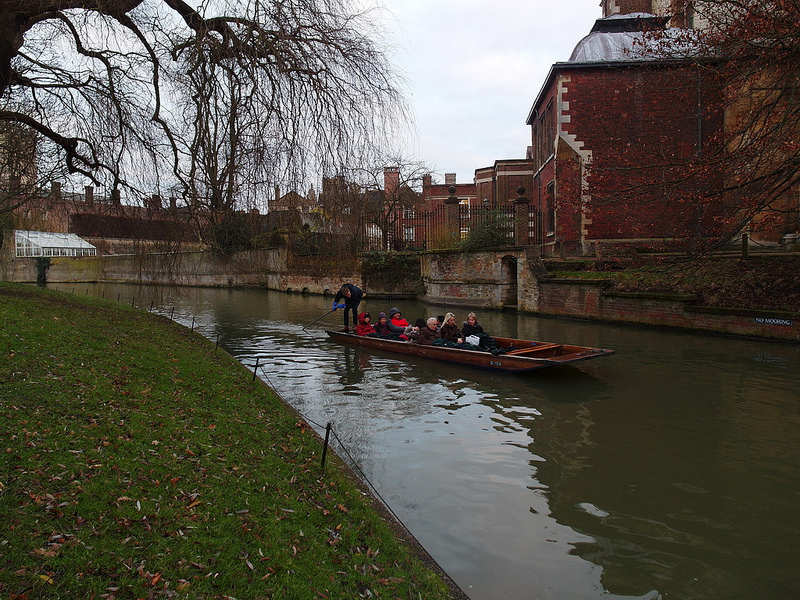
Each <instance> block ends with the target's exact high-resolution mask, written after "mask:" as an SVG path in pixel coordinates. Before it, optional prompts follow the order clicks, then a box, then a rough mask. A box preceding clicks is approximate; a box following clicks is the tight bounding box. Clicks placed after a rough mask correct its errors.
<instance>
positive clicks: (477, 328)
mask: <svg viewBox="0 0 800 600" xmlns="http://www.w3.org/2000/svg"><path fill="white" fill-rule="evenodd" d="M461 333H463V334H464V337H467V336H468V335H478V334H479V333H483V327H482V326H481V324H480V323H477V322H476V323H475V325H470V324H469V322H468V321H464V322H463V323H462V324H461Z"/></svg>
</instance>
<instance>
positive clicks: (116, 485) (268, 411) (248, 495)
mask: <svg viewBox="0 0 800 600" xmlns="http://www.w3.org/2000/svg"><path fill="white" fill-rule="evenodd" d="M0 352H2V355H3V361H1V362H0V380H1V381H3V382H4V383H3V384H2V388H0V414H2V420H0V438H2V439H3V440H4V442H3V444H2V452H0V473H2V479H0V520H1V521H2V522H3V523H4V524H5V525H6V527H5V528H4V529H5V530H4V532H3V533H2V539H0V595H3V596H4V597H8V598H22V597H25V598H42V597H54V596H60V597H103V598H118V597H131V598H145V597H150V598H157V597H172V596H176V595H177V596H178V597H185V598H222V597H239V598H278V597H282V598H317V597H331V598H357V597H375V598H381V597H385V598H395V597H403V598H409V597H419V596H421V597H423V598H451V597H458V591H457V590H455V589H451V588H449V587H448V584H447V583H446V582H445V579H444V578H443V577H441V576H439V575H437V574H435V573H434V572H433V570H432V568H431V567H432V565H428V566H426V564H425V562H424V560H425V558H426V557H425V556H424V554H423V555H422V556H420V555H418V554H417V553H415V551H414V550H413V549H412V547H411V546H410V545H409V544H408V543H407V542H406V541H403V540H401V539H399V537H398V532H397V531H396V530H394V529H393V527H392V524H391V522H390V520H388V519H386V518H385V517H384V516H381V514H380V512H379V509H378V507H376V506H375V504H374V501H373V500H372V498H371V497H370V496H369V495H367V494H365V493H364V492H363V490H362V489H361V488H360V486H359V485H358V484H357V482H355V481H353V479H352V478H351V477H350V476H349V472H348V471H347V469H346V467H345V466H344V465H343V464H342V463H341V462H340V461H338V460H337V459H336V458H335V457H332V456H331V453H329V454H328V464H327V466H326V470H325V473H324V474H323V473H322V472H321V469H320V458H321V451H322V444H321V441H320V439H319V437H318V436H317V435H316V434H315V433H314V432H313V431H312V430H311V429H310V428H309V427H308V426H307V425H306V424H305V423H303V422H302V420H301V419H299V418H298V416H297V414H296V413H294V412H293V411H292V410H291V409H290V408H289V407H287V406H286V405H285V404H284V403H283V402H282V401H281V400H280V399H279V398H278V397H277V396H276V395H275V394H274V393H272V392H271V391H270V390H269V389H268V388H266V386H264V385H263V384H261V382H260V381H255V382H253V381H252V377H251V374H249V373H248V371H247V370H246V369H245V368H244V367H242V365H240V364H239V363H238V362H236V361H235V360H234V359H233V358H231V357H230V356H228V355H227V354H226V353H224V352H222V351H220V350H218V349H216V348H215V346H214V344H211V343H209V342H208V340H206V339H205V338H203V337H202V336H200V335H197V334H192V333H191V332H189V331H188V330H186V328H184V327H181V326H179V325H177V324H175V323H172V322H170V321H169V320H167V319H164V318H162V317H158V316H155V315H151V314H149V313H146V312H142V311H137V310H133V309H131V308H129V307H127V306H125V305H119V304H114V303H112V302H108V301H104V300H101V299H93V298H77V297H74V296H71V295H68V294H62V293H58V292H52V291H47V290H40V289H38V288H34V287H29V286H20V285H9V284H0Z"/></svg>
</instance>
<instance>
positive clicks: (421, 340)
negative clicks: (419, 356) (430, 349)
mask: <svg viewBox="0 0 800 600" xmlns="http://www.w3.org/2000/svg"><path fill="white" fill-rule="evenodd" d="M440 337H441V336H440V335H439V332H438V331H432V330H431V328H430V327H428V326H427V325H426V326H425V327H420V330H419V335H418V336H417V343H418V344H422V345H423V346H430V345H431V344H432V343H433V340H435V339H437V338H440Z"/></svg>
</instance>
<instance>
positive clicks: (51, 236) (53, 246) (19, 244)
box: [14, 231, 97, 257]
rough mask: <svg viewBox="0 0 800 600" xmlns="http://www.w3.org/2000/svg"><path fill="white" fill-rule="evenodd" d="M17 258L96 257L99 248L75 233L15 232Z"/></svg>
mask: <svg viewBox="0 0 800 600" xmlns="http://www.w3.org/2000/svg"><path fill="white" fill-rule="evenodd" d="M14 240H15V244H16V248H17V256H19V257H23V256H96V255H97V248H95V247H94V246H92V245H91V244H90V243H89V242H87V241H86V240H84V239H81V238H79V237H78V236H77V235H75V234H74V233H49V232H46V231H15V232H14Z"/></svg>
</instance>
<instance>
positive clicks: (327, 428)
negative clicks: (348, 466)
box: [320, 422, 331, 471]
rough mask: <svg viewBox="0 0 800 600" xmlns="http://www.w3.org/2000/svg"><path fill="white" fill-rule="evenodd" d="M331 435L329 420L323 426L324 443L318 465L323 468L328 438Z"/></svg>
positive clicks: (326, 454)
mask: <svg viewBox="0 0 800 600" xmlns="http://www.w3.org/2000/svg"><path fill="white" fill-rule="evenodd" d="M330 437H331V424H330V422H329V423H328V424H327V425H326V426H325V444H323V446H322V464H321V465H320V467H321V468H322V470H323V471H324V470H325V457H326V456H328V440H329V439H330Z"/></svg>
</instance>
